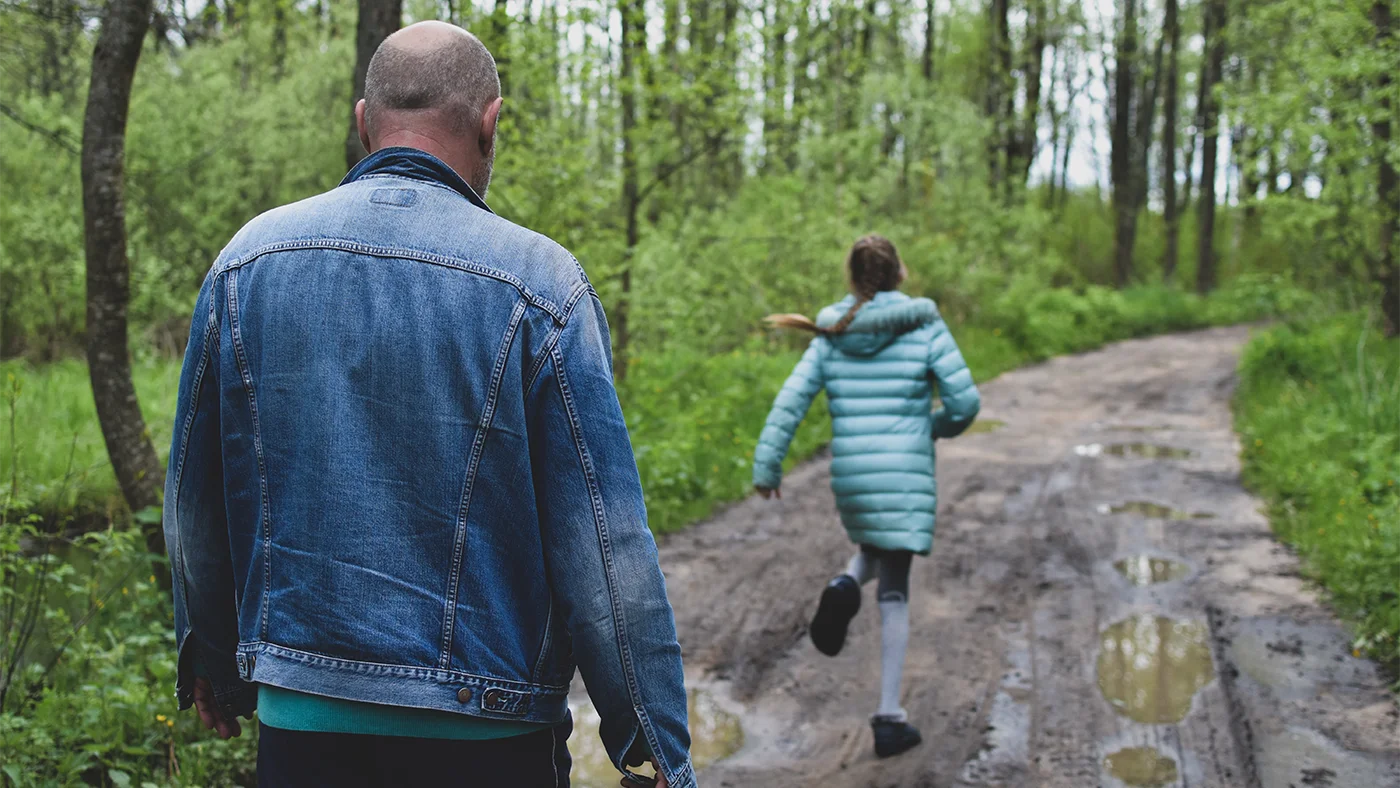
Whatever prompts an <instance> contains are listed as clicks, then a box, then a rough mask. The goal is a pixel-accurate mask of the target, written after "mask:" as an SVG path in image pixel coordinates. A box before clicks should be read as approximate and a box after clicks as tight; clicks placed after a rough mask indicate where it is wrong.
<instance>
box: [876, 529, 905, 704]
mask: <svg viewBox="0 0 1400 788" xmlns="http://www.w3.org/2000/svg"><path fill="white" fill-rule="evenodd" d="M913 557H914V554H913V553H910V552H908V551H905V550H892V551H884V552H881V553H880V556H879V560H878V564H879V577H880V582H879V584H878V585H877V586H876V599H878V600H879V604H880V709H879V711H877V712H875V715H876V716H877V717H882V718H888V719H896V720H903V719H904V718H905V714H904V709H903V707H901V706H900V705H899V689H900V684H901V683H902V681H903V679H904V654H905V651H907V650H908V647H909V565H910V563H911V561H912V559H913Z"/></svg>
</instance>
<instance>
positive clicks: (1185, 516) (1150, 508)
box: [1099, 501, 1215, 520]
mask: <svg viewBox="0 0 1400 788" xmlns="http://www.w3.org/2000/svg"><path fill="white" fill-rule="evenodd" d="M1099 514H1140V515H1142V516H1143V517H1152V518H1154V519H1158V520H1209V519H1210V518H1212V517H1214V516H1215V515H1213V514H1211V513H1210V512H1183V511H1181V510H1180V509H1173V508H1171V507H1170V506H1163V505H1161V504H1160V503H1152V502H1151V501H1128V502H1127V503H1119V504H1113V505H1112V506H1110V505H1108V504H1103V505H1102V506H1100V507H1099Z"/></svg>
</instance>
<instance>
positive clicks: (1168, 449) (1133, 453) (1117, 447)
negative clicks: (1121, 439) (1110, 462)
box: [1103, 443, 1192, 460]
mask: <svg viewBox="0 0 1400 788" xmlns="http://www.w3.org/2000/svg"><path fill="white" fill-rule="evenodd" d="M1103 452H1104V454H1111V455H1113V456H1114V457H1145V458H1147V459H1152V460H1165V459H1171V460H1175V459H1183V458H1186V457H1190V456H1191V454H1192V452H1191V450H1190V449H1178V448H1177V447H1175V446H1159V445H1157V444H1155V443H1111V444H1109V445H1107V446H1105V447H1103Z"/></svg>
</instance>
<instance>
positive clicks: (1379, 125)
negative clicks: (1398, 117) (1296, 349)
mask: <svg viewBox="0 0 1400 788" xmlns="http://www.w3.org/2000/svg"><path fill="white" fill-rule="evenodd" d="M1371 22H1372V24H1374V25H1375V26H1376V39H1377V43H1378V45H1379V46H1378V47H1377V49H1378V50H1379V51H1381V52H1392V53H1393V52H1394V51H1395V50H1394V42H1393V41H1392V40H1391V39H1393V38H1394V37H1395V19H1394V16H1393V14H1392V11H1391V8H1390V2H1389V0H1375V2H1374V3H1373V4H1372V5H1371ZM1394 78H1395V77H1394V72H1392V71H1391V70H1390V69H1388V68H1385V67H1382V68H1381V69H1380V72H1379V74H1378V76H1377V79H1376V92H1377V93H1378V94H1379V95H1380V107H1379V110H1380V111H1379V112H1378V113H1376V119H1375V120H1374V121H1373V122H1372V123H1371V131H1372V133H1373V134H1375V136H1376V148H1377V153H1378V155H1377V156H1376V158H1377V159H1379V160H1380V172H1379V176H1378V180H1377V187H1378V188H1377V197H1379V198H1380V207H1381V217H1380V219H1381V221H1380V238H1379V243H1380V257H1379V259H1378V260H1377V261H1376V266H1375V273H1374V276H1375V278H1376V280H1377V283H1378V284H1380V287H1381V314H1382V316H1383V318H1384V322H1385V325H1384V329H1385V335H1386V336H1388V337H1396V336H1400V265H1398V264H1397V263H1396V260H1395V245H1396V237H1397V236H1400V179H1397V177H1396V172H1395V156H1394V151H1392V150H1391V146H1392V145H1393V144H1394V143H1393V137H1392V133H1393V129H1394V119H1395V105H1394V104H1392V103H1391V93H1390V90H1391V89H1390V86H1391V83H1392V81H1393V80H1394ZM1387 153H1390V154H1391V155H1386V154H1387Z"/></svg>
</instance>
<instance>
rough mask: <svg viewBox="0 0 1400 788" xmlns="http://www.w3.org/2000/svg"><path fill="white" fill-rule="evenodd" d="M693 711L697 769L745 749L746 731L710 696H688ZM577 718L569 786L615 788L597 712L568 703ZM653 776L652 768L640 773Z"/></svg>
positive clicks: (695, 691) (585, 704) (693, 755)
mask: <svg viewBox="0 0 1400 788" xmlns="http://www.w3.org/2000/svg"><path fill="white" fill-rule="evenodd" d="M688 700H689V703H688V706H689V710H690V758H691V760H692V761H693V762H694V763H695V768H696V769H703V768H705V767H706V766H709V765H710V764H712V763H714V762H715V761H718V760H721V759H723V758H727V757H729V756H730V755H733V754H734V753H735V752H737V751H738V750H739V748H740V747H742V746H744V731H743V728H742V727H740V725H739V718H738V717H736V716H735V715H733V714H731V713H729V712H728V711H726V710H725V709H724V708H722V707H721V706H720V705H719V703H718V702H717V701H716V700H715V699H714V696H712V695H711V694H710V693H708V692H706V691H705V690H701V689H692V690H690V692H689V693H688ZM569 710H570V711H572V712H573V715H574V732H573V735H572V736H570V737H569V752H570V754H572V755H573V758H574V765H573V772H572V773H571V774H570V778H569V784H570V785H572V786H574V788H613V787H614V786H616V785H617V784H618V780H619V779H620V778H621V775H620V774H618V771H617V769H616V768H614V767H613V765H612V762H611V761H609V760H608V753H607V751H606V750H604V749H603V742H602V740H601V739H599V738H598V723H599V719H598V712H597V710H596V709H594V708H593V704H592V703H589V702H588V701H583V702H582V703H574V702H572V701H571V702H570V703H569ZM637 771H638V772H640V773H644V774H651V773H652V769H651V767H650V766H646V767H643V768H641V769H638V770H637Z"/></svg>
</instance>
